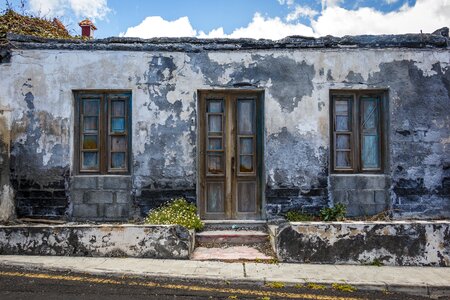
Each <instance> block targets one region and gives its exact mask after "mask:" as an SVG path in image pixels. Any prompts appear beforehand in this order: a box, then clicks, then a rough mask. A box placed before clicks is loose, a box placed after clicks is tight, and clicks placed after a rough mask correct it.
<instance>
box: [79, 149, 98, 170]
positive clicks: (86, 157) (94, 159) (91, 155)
mask: <svg viewBox="0 0 450 300" xmlns="http://www.w3.org/2000/svg"><path fill="white" fill-rule="evenodd" d="M82 155H83V165H82V169H83V170H97V169H98V152H83V153H82Z"/></svg>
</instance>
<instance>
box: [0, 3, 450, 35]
mask: <svg viewBox="0 0 450 300" xmlns="http://www.w3.org/2000/svg"><path fill="white" fill-rule="evenodd" d="M10 2H12V3H13V5H15V6H18V3H20V1H19V0H13V1H10ZM4 7H5V4H4V3H2V4H1V6H0V9H1V8H4ZM26 10H27V11H28V12H29V13H32V14H39V15H42V16H46V17H55V16H56V17H59V18H60V19H61V20H62V21H63V23H64V24H65V25H66V26H67V27H68V28H70V29H71V33H73V34H78V33H79V27H78V26H77V22H78V21H79V20H81V19H82V18H84V17H90V18H91V19H93V20H94V22H95V24H96V26H97V27H98V30H97V31H96V33H95V36H96V37H97V38H103V37H108V36H118V35H126V36H137V37H144V38H149V37H153V36H200V37H254V38H272V39H277V38H282V37H284V36H286V35H293V34H298V35H309V36H311V35H312V36H320V35H326V34H332V35H337V36H342V35H345V34H363V33H374V34H380V33H403V32H419V31H420V30H423V31H424V32H429V31H432V30H435V29H437V28H440V27H443V26H449V25H450V1H447V0H165V1H157V0H148V1H138V0H127V1H123V0H110V1H108V0H28V1H26Z"/></svg>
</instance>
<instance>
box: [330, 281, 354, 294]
mask: <svg viewBox="0 0 450 300" xmlns="http://www.w3.org/2000/svg"><path fill="white" fill-rule="evenodd" d="M331 286H332V287H333V289H335V290H336V291H341V292H349V293H353V292H355V291H356V288H355V287H353V286H351V285H349V284H340V283H333V284H332V285H331Z"/></svg>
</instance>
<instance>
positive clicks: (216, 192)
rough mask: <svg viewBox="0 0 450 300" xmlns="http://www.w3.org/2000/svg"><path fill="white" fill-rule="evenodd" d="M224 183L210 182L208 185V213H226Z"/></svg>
mask: <svg viewBox="0 0 450 300" xmlns="http://www.w3.org/2000/svg"><path fill="white" fill-rule="evenodd" d="M223 186H224V185H223V183H222V182H208V184H207V201H206V210H207V211H208V212H224V211H225V209H224V201H223V198H224V197H223V195H224V190H223Z"/></svg>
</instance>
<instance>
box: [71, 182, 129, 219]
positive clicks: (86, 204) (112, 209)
mask: <svg viewBox="0 0 450 300" xmlns="http://www.w3.org/2000/svg"><path fill="white" fill-rule="evenodd" d="M71 202H72V205H73V210H72V217H73V219H74V220H80V221H82V220H95V221H123V220H127V219H128V218H129V216H130V211H131V204H132V197H131V176H127V175H88V176H73V177H72V180H71Z"/></svg>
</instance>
